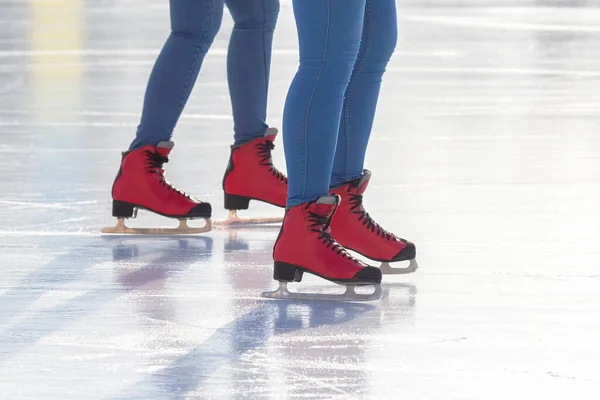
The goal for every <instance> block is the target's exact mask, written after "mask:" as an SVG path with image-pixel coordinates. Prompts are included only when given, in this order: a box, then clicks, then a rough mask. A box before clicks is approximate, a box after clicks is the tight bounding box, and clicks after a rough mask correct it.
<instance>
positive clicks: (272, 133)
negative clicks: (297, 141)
mask: <svg viewBox="0 0 600 400" xmlns="http://www.w3.org/2000/svg"><path fill="white" fill-rule="evenodd" d="M278 133H279V131H278V130H277V128H267V130H266V131H265V135H264V136H265V139H267V140H268V141H270V142H274V141H275V138H276V137H277V134H278Z"/></svg>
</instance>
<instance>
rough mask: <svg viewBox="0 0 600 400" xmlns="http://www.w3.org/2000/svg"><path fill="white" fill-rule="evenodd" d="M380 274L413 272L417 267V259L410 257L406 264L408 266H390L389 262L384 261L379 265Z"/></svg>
mask: <svg viewBox="0 0 600 400" xmlns="http://www.w3.org/2000/svg"><path fill="white" fill-rule="evenodd" d="M379 269H380V270H381V273H382V275H406V274H413V273H415V272H416V271H417V269H419V264H417V260H415V259H412V260H410V263H409V264H408V267H404V268H402V267H392V266H391V265H390V263H389V262H384V263H383V264H381V266H380V267H379Z"/></svg>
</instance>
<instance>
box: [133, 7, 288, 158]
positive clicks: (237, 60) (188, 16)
mask: <svg viewBox="0 0 600 400" xmlns="http://www.w3.org/2000/svg"><path fill="white" fill-rule="evenodd" d="M224 4H226V5H227V7H228V8H229V11H230V12H231V15H232V16H233V20H234V22H235V26H234V28H233V32H232V34H231V40H230V42H229V53H228V58H227V78H228V81H229V92H230V96H231V104H232V109H233V119H234V141H235V143H236V144H240V143H244V142H247V141H250V140H252V139H254V138H256V137H260V136H262V135H263V134H264V132H265V130H266V129H267V127H268V126H267V123H266V121H265V120H266V114H267V92H268V85H269V71H270V65H271V47H272V43H273V32H274V30H275V25H276V23H277V16H278V14H279V0H170V10H171V34H170V36H169V38H168V39H167V42H166V43H165V45H164V47H163V49H162V51H161V53H160V55H159V56H158V59H157V60H156V63H155V65H154V68H153V70H152V73H151V75H150V80H149V82H148V87H147V89H146V95H145V98H144V108H143V111H142V118H141V122H140V125H139V126H138V129H137V135H136V138H135V140H134V141H133V143H132V144H131V146H130V149H135V148H138V147H141V146H144V145H148V144H152V145H156V144H157V143H158V142H160V141H166V140H170V139H171V137H172V135H173V129H174V128H175V125H176V124H177V121H178V120H179V117H180V115H181V113H182V111H183V108H184V107H185V104H186V102H187V100H188V98H189V96H190V93H191V92H192V89H193V87H194V83H195V82H196V79H197V78H198V74H199V72H200V67H201V66H202V62H203V61H204V56H205V55H206V53H207V52H208V50H209V48H210V46H211V44H212V42H213V40H214V38H215V35H216V34H217V32H218V31H219V28H220V26H221V19H222V17H223V5H224Z"/></svg>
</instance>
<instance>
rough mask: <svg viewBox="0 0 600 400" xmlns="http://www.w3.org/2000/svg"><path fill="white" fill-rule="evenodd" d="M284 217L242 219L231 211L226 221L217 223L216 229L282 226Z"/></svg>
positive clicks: (234, 211) (235, 212)
mask: <svg viewBox="0 0 600 400" xmlns="http://www.w3.org/2000/svg"><path fill="white" fill-rule="evenodd" d="M282 222H283V217H264V218H260V217H258V218H240V217H238V215H237V210H229V216H228V217H227V219H225V220H221V221H215V223H214V227H215V228H220V229H227V228H236V227H252V226H262V225H272V224H281V223H282Z"/></svg>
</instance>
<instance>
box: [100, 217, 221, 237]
mask: <svg viewBox="0 0 600 400" xmlns="http://www.w3.org/2000/svg"><path fill="white" fill-rule="evenodd" d="M202 219H204V226H203V227H200V228H192V227H190V226H188V224H187V221H188V220H187V219H180V220H179V226H178V227H177V228H130V227H128V226H127V225H125V218H117V224H116V225H115V226H113V227H110V228H102V229H101V230H100V232H102V233H108V234H117V235H195V234H198V233H205V232H209V231H211V230H212V222H211V220H210V218H202Z"/></svg>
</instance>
